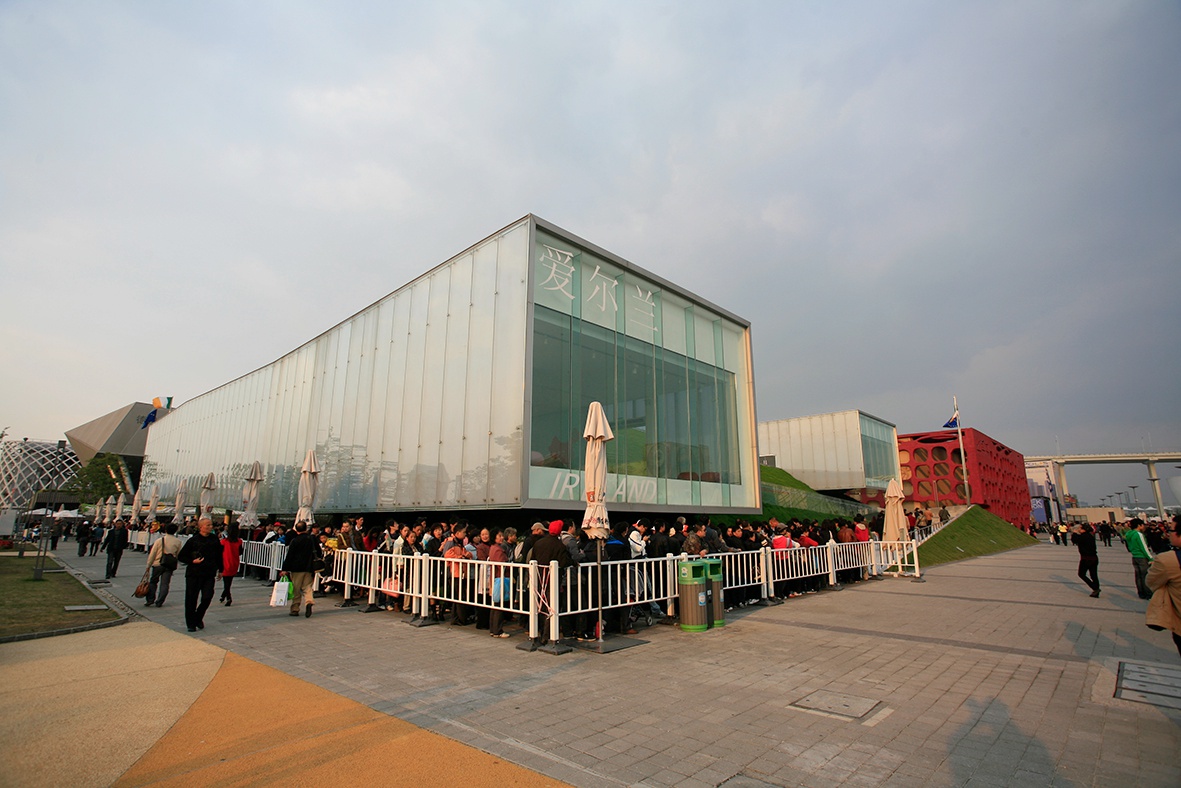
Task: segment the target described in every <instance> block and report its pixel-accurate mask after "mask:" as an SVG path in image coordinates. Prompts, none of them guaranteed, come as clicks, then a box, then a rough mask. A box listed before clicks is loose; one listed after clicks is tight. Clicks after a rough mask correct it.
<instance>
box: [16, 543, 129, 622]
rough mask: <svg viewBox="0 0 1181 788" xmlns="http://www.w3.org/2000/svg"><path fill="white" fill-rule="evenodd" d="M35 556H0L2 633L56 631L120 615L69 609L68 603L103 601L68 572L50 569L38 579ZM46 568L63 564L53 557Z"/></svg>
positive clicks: (28, 554)
mask: <svg viewBox="0 0 1181 788" xmlns="http://www.w3.org/2000/svg"><path fill="white" fill-rule="evenodd" d="M34 556H35V554H34V553H26V554H25V557H24V558H17V557H16V556H0V637H11V636H13V635H25V634H29V633H33V632H52V631H54V630H58V629H68V628H70V627H77V626H82V625H84V624H94V623H97V622H100V621H111V620H113V619H116V618H118V617H119V614H118V613H116V612H115V611H114V610H86V611H79V612H77V613H67V612H66V610H65V606H66V605H97V604H100V602H99V600H98V599H97V598H96V597H95V596H94V594H92V593H90V591H89V590H87V589H86V587H85V586H83V585H82V584H81V583H80V582H78V581H77V580H76V579H74V576H73V575H71V574H69V573H68V572H54V573H49V572H46V573H45V574H43V575H42V577H43V579H42V580H34V579H33V560H34ZM45 568H46V569H58V568H59V567H58V565H57V564H56V563H54V562H53V561H52V560H49V561H47V562H46V565H45Z"/></svg>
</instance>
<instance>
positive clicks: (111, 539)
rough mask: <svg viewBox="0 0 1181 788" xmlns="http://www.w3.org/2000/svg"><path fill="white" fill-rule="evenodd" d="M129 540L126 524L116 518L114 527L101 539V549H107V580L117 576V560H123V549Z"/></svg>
mask: <svg viewBox="0 0 1181 788" xmlns="http://www.w3.org/2000/svg"><path fill="white" fill-rule="evenodd" d="M129 542H130V538H129V537H128V534H127V526H126V525H125V524H124V522H123V521H122V520H116V521H115V527H114V528H112V529H110V530H109V531H107V536H106V538H105V539H104V540H103V549H104V550H106V551H107V580H110V579H111V578H112V577H118V575H119V562H120V561H121V560H123V551H124V550H126V549H127V545H128V543H129Z"/></svg>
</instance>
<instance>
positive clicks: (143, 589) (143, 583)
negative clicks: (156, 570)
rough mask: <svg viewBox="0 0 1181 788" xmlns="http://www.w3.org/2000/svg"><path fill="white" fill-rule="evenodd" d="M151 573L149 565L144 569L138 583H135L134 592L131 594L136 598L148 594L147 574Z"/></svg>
mask: <svg viewBox="0 0 1181 788" xmlns="http://www.w3.org/2000/svg"><path fill="white" fill-rule="evenodd" d="M151 574H152V568H151V567H150V566H149V567H148V568H147V569H145V570H144V577H143V580H140V581H139V585H137V586H136V587H135V594H133V596H134V597H135V598H136V599H143V598H144V597H146V596H147V595H148V576H149V575H151Z"/></svg>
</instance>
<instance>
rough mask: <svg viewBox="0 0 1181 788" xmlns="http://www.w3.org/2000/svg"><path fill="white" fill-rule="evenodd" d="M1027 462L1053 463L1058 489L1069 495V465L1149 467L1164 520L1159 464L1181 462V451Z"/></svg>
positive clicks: (1058, 456)
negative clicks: (1067, 474) (1067, 481)
mask: <svg viewBox="0 0 1181 788" xmlns="http://www.w3.org/2000/svg"><path fill="white" fill-rule="evenodd" d="M1025 461H1026V462H1030V463H1032V462H1052V463H1054V468H1055V469H1056V470H1057V475H1058V489H1059V490H1061V492H1062V494H1063V495H1067V494H1068V493H1069V492H1070V489H1069V488H1068V487H1067V486H1066V466H1067V465H1115V464H1119V463H1124V464H1126V463H1138V464H1142V465H1147V466H1148V481H1150V482H1151V483H1152V493H1153V495H1154V496H1155V498H1156V510H1157V514H1158V515H1159V516H1160V518H1161V519H1162V520H1163V519H1165V517H1166V513H1165V502H1164V499H1163V498H1161V493H1160V477H1159V476H1157V475H1156V464H1157V463H1158V462H1181V451H1148V452H1130V453H1126V452H1107V453H1099V454H1053V455H1046V456H1043V457H1026V458H1025Z"/></svg>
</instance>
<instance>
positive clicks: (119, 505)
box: [115, 493, 127, 520]
mask: <svg viewBox="0 0 1181 788" xmlns="http://www.w3.org/2000/svg"><path fill="white" fill-rule="evenodd" d="M126 500H127V496H126V495H125V494H124V493H119V500H118V501H117V502H116V503H115V519H116V520H122V519H123V505H124V502H125V501H126Z"/></svg>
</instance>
